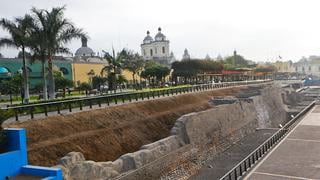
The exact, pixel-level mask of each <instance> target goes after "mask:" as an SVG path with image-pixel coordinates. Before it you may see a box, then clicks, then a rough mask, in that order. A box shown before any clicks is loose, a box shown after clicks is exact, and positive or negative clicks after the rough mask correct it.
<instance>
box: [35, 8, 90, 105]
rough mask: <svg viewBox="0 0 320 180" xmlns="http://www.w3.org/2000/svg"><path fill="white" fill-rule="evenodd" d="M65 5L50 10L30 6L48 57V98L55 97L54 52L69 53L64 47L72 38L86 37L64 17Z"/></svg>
mask: <svg viewBox="0 0 320 180" xmlns="http://www.w3.org/2000/svg"><path fill="white" fill-rule="evenodd" d="M64 10H65V6H63V7H57V8H52V9H51V11H48V10H39V9H36V8H32V12H33V14H34V15H35V21H36V24H37V25H38V30H39V31H40V32H41V33H40V34H41V36H42V40H43V45H44V47H45V49H46V55H47V57H48V79H49V98H50V99H54V98H55V84H54V76H53V70H52V66H53V63H52V60H53V56H54V55H55V54H59V53H70V52H69V49H68V48H66V47H64V45H65V44H66V43H69V42H70V41H71V40H73V39H80V38H82V37H85V38H87V37H86V35H85V33H83V31H82V29H79V28H76V27H75V26H74V25H73V23H72V22H70V21H69V20H68V19H66V18H64V14H63V13H64Z"/></svg>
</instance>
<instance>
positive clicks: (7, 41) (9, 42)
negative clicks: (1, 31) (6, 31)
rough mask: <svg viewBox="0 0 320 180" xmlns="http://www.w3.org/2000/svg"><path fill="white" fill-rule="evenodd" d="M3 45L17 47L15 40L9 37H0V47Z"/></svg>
mask: <svg viewBox="0 0 320 180" xmlns="http://www.w3.org/2000/svg"><path fill="white" fill-rule="evenodd" d="M3 46H6V47H14V48H17V45H16V44H15V42H14V41H13V40H12V39H9V38H0V47H3Z"/></svg>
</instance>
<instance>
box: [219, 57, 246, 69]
mask: <svg viewBox="0 0 320 180" xmlns="http://www.w3.org/2000/svg"><path fill="white" fill-rule="evenodd" d="M224 63H225V64H230V65H232V66H233V67H247V66H248V65H249V61H248V60H246V59H244V58H243V57H242V56H240V55H233V56H229V57H227V58H226V59H225V61H224Z"/></svg>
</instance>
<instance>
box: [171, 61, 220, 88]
mask: <svg viewBox="0 0 320 180" xmlns="http://www.w3.org/2000/svg"><path fill="white" fill-rule="evenodd" d="M171 68H172V69H173V74H172V75H173V78H174V79H175V81H177V77H182V78H184V82H185V83H186V82H187V80H190V81H191V80H193V79H197V75H198V74H204V73H207V74H215V73H221V71H222V69H223V65H222V64H221V63H220V62H216V61H210V60H189V61H180V62H179V61H176V62H174V63H172V66H171Z"/></svg>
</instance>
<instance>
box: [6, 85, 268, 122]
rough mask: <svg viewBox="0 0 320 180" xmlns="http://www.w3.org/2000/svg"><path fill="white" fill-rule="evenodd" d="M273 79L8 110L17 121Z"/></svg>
mask: <svg viewBox="0 0 320 180" xmlns="http://www.w3.org/2000/svg"><path fill="white" fill-rule="evenodd" d="M271 81H272V80H255V81H236V82H224V83H214V84H201V85H194V86H189V87H178V88H173V89H160V90H150V91H142V92H130V93H121V94H113V95H103V96H95V97H86V98H80V99H71V100H63V101H55V102H45V103H36V104H29V105H21V106H12V107H7V108H6V110H13V111H14V116H15V119H16V121H18V120H19V115H21V114H23V115H26V114H29V115H30V118H31V119H33V118H34V114H38V113H44V114H45V116H48V112H54V111H56V112H57V113H58V114H60V113H61V110H65V109H68V110H69V112H72V110H73V109H74V108H79V110H83V107H85V106H87V107H89V108H90V109H91V108H92V106H93V105H98V106H99V107H101V104H107V106H110V104H111V103H114V104H118V103H119V102H122V103H125V102H132V101H134V100H135V101H139V100H145V99H150V98H153V99H154V98H156V97H158V98H159V97H164V96H170V95H178V94H182V93H189V92H197V91H206V90H212V89H217V88H225V87H231V86H241V85H249V84H261V83H266V82H271Z"/></svg>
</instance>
